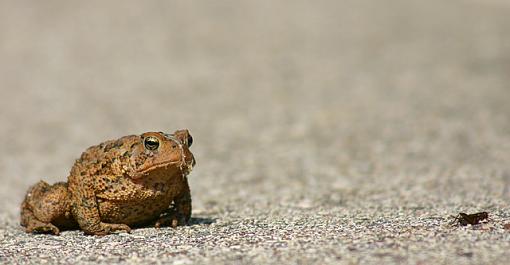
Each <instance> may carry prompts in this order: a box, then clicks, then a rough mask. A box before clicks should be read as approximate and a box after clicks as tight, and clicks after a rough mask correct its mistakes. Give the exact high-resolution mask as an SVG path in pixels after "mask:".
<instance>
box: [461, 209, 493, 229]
mask: <svg viewBox="0 0 510 265" xmlns="http://www.w3.org/2000/svg"><path fill="white" fill-rule="evenodd" d="M487 218H489V213H487V212H479V213H473V214H466V213H459V215H457V216H455V219H454V220H453V221H452V224H455V223H457V224H459V225H462V226H466V225H477V224H479V223H480V222H481V221H483V220H486V219H487Z"/></svg>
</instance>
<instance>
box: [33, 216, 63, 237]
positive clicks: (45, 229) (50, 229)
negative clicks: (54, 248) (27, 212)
mask: <svg viewBox="0 0 510 265" xmlns="http://www.w3.org/2000/svg"><path fill="white" fill-rule="evenodd" d="M25 231H26V232H27V233H42V234H54V235H58V234H60V230H59V229H58V228H57V227H56V226H54V225H53V224H51V223H43V222H41V221H38V220H31V221H30V222H29V223H28V224H27V227H26V228H25Z"/></svg>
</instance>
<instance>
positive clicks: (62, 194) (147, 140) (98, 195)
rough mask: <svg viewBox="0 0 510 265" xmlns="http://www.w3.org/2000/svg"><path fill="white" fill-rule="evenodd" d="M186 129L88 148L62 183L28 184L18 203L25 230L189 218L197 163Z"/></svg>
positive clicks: (90, 230) (117, 226)
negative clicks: (190, 182)
mask: <svg viewBox="0 0 510 265" xmlns="http://www.w3.org/2000/svg"><path fill="white" fill-rule="evenodd" d="M192 142H193V138H192V137H191V135H190V134H189V132H188V130H179V131H176V132H175V133H173V134H165V133H162V132H147V133H144V134H142V135H130V136H125V137H122V138H120V139H118V140H112V141H106V142H104V143H102V144H99V145H96V146H92V147H89V148H88V149H87V150H86V151H85V152H83V154H82V155H81V157H80V158H79V159H78V160H76V162H75V163H74V166H73V167H72V169H71V172H70V174H69V177H68V181H67V183H66V182H58V183H56V184H53V185H49V184H47V183H46V182H44V181H40V182H39V183H37V184H36V185H34V186H32V187H31V188H30V189H29V190H28V192H27V195H26V197H25V200H24V201H23V203H22V205H21V225H22V226H24V227H25V230H26V231H27V232H46V233H53V234H59V231H60V229H73V228H78V227H79V228H81V229H82V230H83V231H84V232H85V233H86V234H92V235H106V234H109V233H110V232H113V231H119V230H120V231H126V232H129V231H130V226H141V225H146V224H149V223H154V224H155V226H156V227H159V226H163V225H171V226H173V227H175V226H177V225H182V224H186V223H188V221H189V219H190V217H191V195H190V190H189V186H188V180H187V175H188V174H189V173H190V171H191V169H192V167H193V166H194V165H195V159H194V157H193V154H192V153H191V152H190V151H189V147H190V146H191V144H192Z"/></svg>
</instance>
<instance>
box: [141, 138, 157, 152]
mask: <svg viewBox="0 0 510 265" xmlns="http://www.w3.org/2000/svg"><path fill="white" fill-rule="evenodd" d="M144 145H145V148H147V149H148V150H156V149H158V147H159V141H158V139H156V138H154V137H147V138H145V141H144Z"/></svg>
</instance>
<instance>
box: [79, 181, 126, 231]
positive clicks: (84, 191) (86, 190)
mask: <svg viewBox="0 0 510 265" xmlns="http://www.w3.org/2000/svg"><path fill="white" fill-rule="evenodd" d="M95 178H96V176H86V175H82V176H70V177H69V190H70V191H71V194H72V199H71V201H72V213H73V216H74V219H75V220H76V221H77V222H78V224H79V225H80V228H81V229H82V230H83V231H84V232H85V234H88V235H107V234H110V233H111V232H114V231H125V232H128V233H129V232H131V228H129V226H127V225H125V224H109V223H103V222H101V216H100V214H99V208H98V203H97V198H96V194H95V185H94V184H95V183H94V179H95Z"/></svg>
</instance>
